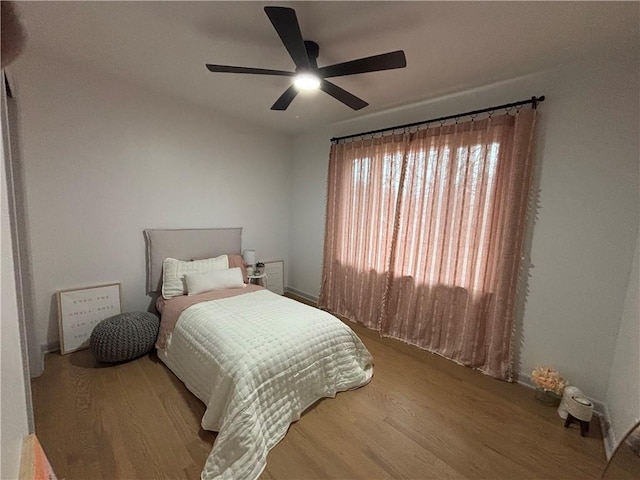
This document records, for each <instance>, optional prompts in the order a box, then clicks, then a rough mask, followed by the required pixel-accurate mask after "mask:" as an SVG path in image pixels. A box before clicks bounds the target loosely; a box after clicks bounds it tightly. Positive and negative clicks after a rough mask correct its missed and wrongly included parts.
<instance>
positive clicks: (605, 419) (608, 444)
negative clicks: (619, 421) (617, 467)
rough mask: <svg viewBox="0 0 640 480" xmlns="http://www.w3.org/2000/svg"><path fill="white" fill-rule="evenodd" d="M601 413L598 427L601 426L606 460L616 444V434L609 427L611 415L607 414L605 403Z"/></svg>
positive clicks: (607, 409)
mask: <svg viewBox="0 0 640 480" xmlns="http://www.w3.org/2000/svg"><path fill="white" fill-rule="evenodd" d="M603 407H604V408H603V414H602V416H601V417H600V427H601V428H602V441H603V442H604V453H605V455H606V456H607V460H609V459H610V458H611V455H613V451H614V450H615V449H616V445H618V442H617V439H616V434H615V432H614V431H613V428H611V416H610V415H609V408H608V407H607V405H606V404H604V405H603Z"/></svg>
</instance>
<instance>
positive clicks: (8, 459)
mask: <svg viewBox="0 0 640 480" xmlns="http://www.w3.org/2000/svg"><path fill="white" fill-rule="evenodd" d="M2 101H3V103H4V93H3V99H2ZM2 115H3V116H4V115H5V112H4V106H3V108H2ZM5 127H6V123H5V121H4V119H3V122H2V140H3V141H4V140H5V139H6V137H5V135H6V132H5ZM3 147H4V142H3ZM7 153H8V152H7ZM1 162H2V165H1V167H0V168H2V174H1V180H0V203H1V204H2V207H1V217H2V218H1V222H0V249H1V250H2V257H1V258H0V270H2V276H1V277H0V291H1V292H2V293H1V297H0V339H2V345H1V346H0V375H1V376H0V381H1V382H2V383H1V389H0V447H1V450H0V478H2V479H7V480H8V479H12V478H18V470H19V467H20V453H21V451H22V440H23V438H24V437H25V436H26V435H27V434H28V433H29V431H28V422H27V394H26V387H25V383H24V372H23V363H22V361H23V358H22V350H21V345H22V343H21V334H20V327H19V317H18V303H17V297H16V281H15V276H14V275H15V274H14V271H13V249H12V245H11V227H10V220H9V203H8V198H7V188H6V186H7V184H6V173H5V149H4V148H3V149H2V158H1Z"/></svg>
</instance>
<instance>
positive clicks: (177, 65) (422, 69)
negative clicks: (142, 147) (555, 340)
mask: <svg viewBox="0 0 640 480" xmlns="http://www.w3.org/2000/svg"><path fill="white" fill-rule="evenodd" d="M265 5H282V6H290V7H293V8H295V10H296V12H297V16H298V21H299V22H300V27H301V30H302V34H303V37H304V38H305V39H308V40H314V41H315V42H317V43H318V44H319V45H320V56H319V58H318V64H319V66H324V65H329V64H333V63H339V62H344V61H347V60H353V59H355V58H360V57H365V56H370V55H375V54H378V53H384V52H388V51H392V50H398V49H403V50H404V51H405V53H406V57H407V68H405V69H401V70H390V71H385V72H378V73H367V74H361V75H355V76H351V77H339V78H336V79H334V83H336V84H337V85H339V86H341V87H343V88H345V89H346V90H348V91H350V92H352V93H353V94H355V95H357V96H359V97H360V98H362V99H364V100H366V101H367V102H369V104H370V105H369V107H366V108H365V109H363V110H360V111H359V112H354V111H352V110H351V109H349V108H348V107H346V106H344V105H342V104H341V103H339V102H338V101H337V100H335V99H333V98H332V97H330V96H329V95H326V94H324V93H322V92H314V93H312V94H307V95H302V94H301V95H298V97H297V98H296V99H295V100H294V101H293V103H292V104H291V106H290V107H289V109H288V110H287V111H285V112H274V111H271V110H270V107H271V105H272V104H273V102H274V101H275V100H276V99H277V98H278V97H279V96H280V94H281V93H282V92H283V91H284V90H285V89H286V88H287V87H288V85H289V83H288V82H289V81H290V80H289V79H288V78H286V77H268V76H255V75H234V74H220V73H218V74H214V73H210V72H209V71H207V70H206V68H205V66H204V65H205V63H218V64H230V65H239V66H249V67H260V68H274V69H282V70H293V68H294V65H293V62H292V60H291V59H290V58H289V56H288V54H287V51H286V50H285V48H284V47H283V45H282V44H281V43H280V39H279V38H278V36H277V34H276V32H275V30H274V29H273V27H272V26H271V23H270V22H269V19H268V18H267V16H266V15H265V13H264V11H263V7H264V6H265ZM639 7H640V3H638V2H607V1H605V2H319V1H309V2H268V3H265V2H20V4H19V8H20V11H21V13H22V18H23V20H24V21H25V23H26V26H27V31H28V35H29V40H28V41H29V43H28V48H29V49H33V50H34V51H38V52H39V53H41V54H46V55H50V56H54V57H65V58H69V59H72V60H73V61H75V62H79V63H83V64H86V65H88V66H90V67H91V68H94V69H96V70H98V71H101V72H103V73H107V74H110V75H113V76H117V77H120V78H123V79H126V80H128V81H132V82H135V83H137V84H140V85H144V86H146V87H148V88H151V89H153V90H155V91H158V92H162V93H164V94H169V95H174V96H178V97H181V98H183V99H186V100H188V101H190V102H193V103H196V104H199V105H202V106H207V107H211V108H212V109H214V110H216V111H221V112H225V113H228V114H231V115H234V116H236V117H239V118H242V119H247V120H251V121H252V122H257V123H259V124H263V125H266V126H269V127H270V128H273V129H275V130H279V131H282V132H290V133H293V132H300V131H303V130H307V129H309V128H312V127H314V126H318V125H321V124H327V123H332V122H336V121H340V120H346V119H349V118H354V117H356V116H358V115H363V114H370V113H372V112H375V111H380V110H385V109H388V108H392V107H397V106H401V105H405V104H410V103H413V102H416V101H420V100H425V99H429V98H435V97H438V96H441V95H443V94H447V93H452V92H456V91H461V90H464V89H468V88H473V87H478V86H482V85H487V84H489V83H493V82H496V81H500V80H505V79H509V78H514V77H517V76H520V75H525V74H528V73H531V72H534V71H539V70H542V69H546V68H550V67H553V66H556V65H558V64H562V63H567V62H571V61H574V60H576V59H579V58H582V57H586V56H589V55H592V54H599V53H602V52H606V51H608V50H612V49H617V48H624V47H625V46H628V45H630V44H632V42H638V41H640V33H639V32H640V26H639V14H640V13H639V12H640V8H639ZM43 74H44V75H46V72H43ZM534 93H539V92H534ZM516 100H517V99H516Z"/></svg>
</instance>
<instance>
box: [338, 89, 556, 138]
mask: <svg viewBox="0 0 640 480" xmlns="http://www.w3.org/2000/svg"><path fill="white" fill-rule="evenodd" d="M540 102H544V95H542V96H540V97H535V96H534V97H531V98H530V99H528V100H522V101H520V102H513V103H505V104H504V105H498V106H496V107H489V108H483V109H482V110H473V111H471V112H465V113H458V114H456V115H447V116H446V117H439V118H432V119H431V120H423V121H421V122H414V123H405V124H404V125H396V126H395V127H387V128H379V129H378V130H370V131H368V132H363V133H355V134H353V135H346V136H344V137H333V138H332V139H331V141H332V142H339V141H340V140H346V139H347V138H354V137H366V136H367V135H375V134H376V133H382V132H389V131H393V130H399V129H401V128H411V127H417V126H419V125H426V124H427V123H433V122H444V121H445V120H451V119H453V118H461V117H468V116H470V115H478V114H480V113H487V112H494V111H496V110H502V109H505V108H513V107H519V106H520V105H527V104H531V108H533V109H535V108H537V107H538V103H540Z"/></svg>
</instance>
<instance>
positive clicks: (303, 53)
mask: <svg viewBox="0 0 640 480" xmlns="http://www.w3.org/2000/svg"><path fill="white" fill-rule="evenodd" d="M264 11H265V13H266V14H267V16H268V17H269V20H271V23H272V24H273V28H275V29H276V32H278V35H279V36H280V40H282V43H283V44H284V46H285V48H286V49H287V51H288V52H289V55H291V58H292V59H293V63H295V64H296V67H298V68H307V69H308V68H309V57H308V56H307V49H306V48H305V46H304V40H303V39H302V33H301V32H300V25H299V24H298V18H297V17H296V11H295V10H294V9H293V8H287V7H264Z"/></svg>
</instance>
